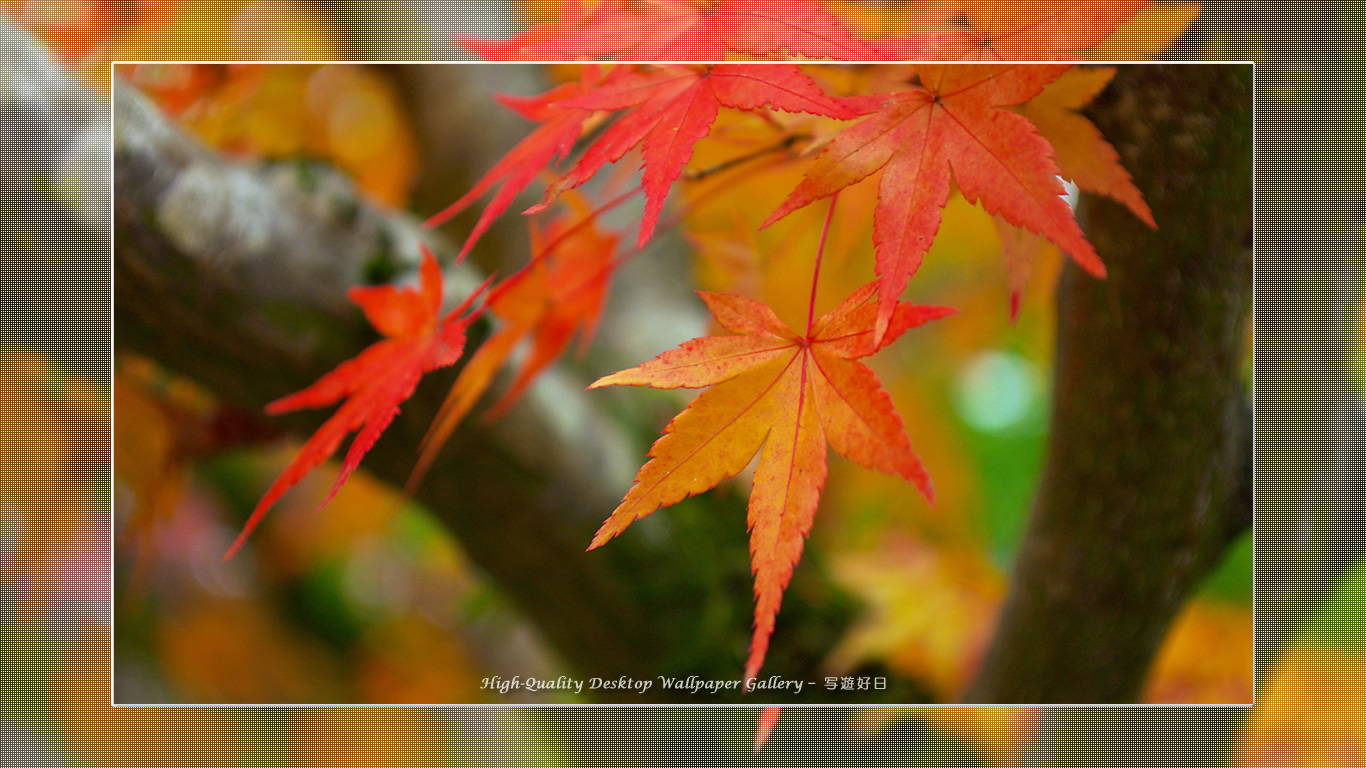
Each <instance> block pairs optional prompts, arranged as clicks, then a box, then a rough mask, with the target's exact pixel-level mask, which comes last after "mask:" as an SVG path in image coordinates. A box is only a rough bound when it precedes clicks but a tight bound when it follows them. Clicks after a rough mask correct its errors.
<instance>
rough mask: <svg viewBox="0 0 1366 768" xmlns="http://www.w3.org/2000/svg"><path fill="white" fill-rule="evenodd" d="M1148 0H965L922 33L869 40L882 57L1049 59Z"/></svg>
mask: <svg viewBox="0 0 1366 768" xmlns="http://www.w3.org/2000/svg"><path fill="white" fill-rule="evenodd" d="M1147 4H1148V0H1020V1H1019V2H1016V1H1014V0H1011V1H1010V2H1001V1H1000V0H960V2H959V4H958V5H959V11H960V15H959V16H958V17H957V19H956V20H955V21H952V22H947V23H944V24H941V25H937V26H938V28H937V29H930V30H927V31H925V32H922V33H920V34H915V35H911V36H908V37H901V38H884V39H881V40H873V41H870V42H869V48H870V51H871V56H872V57H873V58H877V59H887V60H903V59H931V60H939V61H1021V60H1035V61H1047V60H1057V59H1071V58H1075V55H1076V53H1077V52H1079V51H1082V50H1084V49H1086V48H1090V47H1091V46H1093V45H1095V44H1097V43H1099V42H1100V41H1102V40H1104V39H1105V38H1107V37H1109V36H1110V35H1112V34H1114V32H1115V30H1116V29H1117V28H1118V27H1119V25H1120V24H1123V23H1124V22H1126V21H1128V20H1129V19H1131V18H1133V16H1134V14H1136V13H1138V11H1139V10H1140V9H1141V8H1142V7H1143V6H1145V5H1147Z"/></svg>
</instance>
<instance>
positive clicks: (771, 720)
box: [754, 707, 782, 755]
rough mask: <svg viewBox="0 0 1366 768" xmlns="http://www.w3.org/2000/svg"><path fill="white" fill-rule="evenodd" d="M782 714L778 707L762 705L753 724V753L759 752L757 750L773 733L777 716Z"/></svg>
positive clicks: (762, 746)
mask: <svg viewBox="0 0 1366 768" xmlns="http://www.w3.org/2000/svg"><path fill="white" fill-rule="evenodd" d="M781 714H782V709H781V708H780V707H764V709H763V711H761V712H760V713H759V721H758V722H757V723H755V726H754V754H756V755H757V754H759V750H761V749H763V748H764V745H765V744H767V743H768V739H769V737H770V736H772V735H773V729H774V728H776V727H777V725H778V717H779V716H780V715H781Z"/></svg>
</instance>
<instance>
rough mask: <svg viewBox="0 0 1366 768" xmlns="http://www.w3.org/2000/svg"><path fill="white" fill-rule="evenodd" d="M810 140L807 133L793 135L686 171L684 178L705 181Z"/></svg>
mask: <svg viewBox="0 0 1366 768" xmlns="http://www.w3.org/2000/svg"><path fill="white" fill-rule="evenodd" d="M810 138H811V135H810V134H806V133H797V134H793V135H791V136H788V137H787V138H785V139H783V140H782V141H779V142H776V143H774V144H769V145H768V146H766V147H760V148H759V149H756V150H754V151H753V152H747V153H745V154H743V155H738V156H736V157H732V158H730V159H729V160H722V161H721V162H719V163H717V164H716V165H712V166H708V167H706V168H699V169H697V170H695V171H684V172H683V178H684V179H685V180H687V181H701V180H702V179H705V178H707V177H708V176H712V175H714V174H717V173H720V172H722V171H728V170H730V169H731V168H734V167H736V166H737V165H742V164H744V163H747V162H749V161H750V160H756V159H758V158H760V157H763V156H764V155H767V154H771V153H773V152H780V151H782V150H784V149H788V148H790V147H792V145H794V144H796V143H797V142H799V141H806V140H808V139H810Z"/></svg>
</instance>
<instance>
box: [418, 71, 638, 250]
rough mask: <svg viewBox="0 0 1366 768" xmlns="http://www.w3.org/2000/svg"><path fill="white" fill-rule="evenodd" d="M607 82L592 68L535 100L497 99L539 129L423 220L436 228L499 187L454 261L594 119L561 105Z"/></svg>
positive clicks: (600, 72) (584, 110)
mask: <svg viewBox="0 0 1366 768" xmlns="http://www.w3.org/2000/svg"><path fill="white" fill-rule="evenodd" d="M610 77H611V75H610V74H605V73H603V71H602V69H601V68H600V67H597V66H590V67H585V68H584V71H583V75H582V77H581V78H580V80H579V81H578V82H572V83H564V84H563V85H560V86H558V87H556V88H552V89H551V90H549V91H547V92H545V93H543V94H541V95H539V96H533V97H530V98H522V97H516V96H508V95H501V94H500V95H499V96H497V97H496V98H497V99H498V101H499V103H501V104H503V105H504V106H506V107H508V108H509V109H512V110H513V111H515V112H517V113H518V114H519V115H521V116H522V117H525V118H526V119H528V120H532V121H535V122H538V123H540V125H539V126H537V127H536V129H535V130H534V131H532V132H531V134H530V135H528V136H527V137H526V138H525V139H522V140H521V141H520V142H518V143H517V146H515V147H513V148H512V149H511V150H509V151H508V153H507V154H505V155H503V157H502V159H500V160H499V161H498V162H497V163H495V164H494V166H493V167H492V168H490V169H489V171H488V173H485V174H484V176H483V177H482V178H480V179H479V181H477V182H475V183H474V186H473V187H470V190H469V191H468V192H466V193H465V194H464V195H463V196H461V198H460V199H459V200H456V201H455V202H454V203H451V204H450V205H449V206H447V207H446V209H445V210H443V211H441V212H440V213H438V214H436V215H435V216H433V217H431V218H430V219H428V220H427V226H429V227H436V226H440V225H441V224H443V223H445V222H446V221H448V220H450V219H451V217H453V216H455V215H456V214H458V213H460V212H461V211H463V210H465V208H467V207H469V205H470V203H472V202H474V201H475V200H477V199H479V197H481V196H482V195H483V194H484V193H485V192H487V191H488V190H489V189H491V188H492V187H493V186H494V185H495V184H500V186H499V187H498V191H497V192H496V193H494V196H493V199H492V200H490V201H489V204H488V205H487V206H485V208H484V211H483V212H482V213H481V214H480V215H479V220H478V221H477V222H476V223H475V225H474V229H472V230H471V231H470V234H469V237H467V238H466V239H465V245H464V247H463V248H461V249H460V255H459V256H458V257H457V259H463V258H464V257H465V254H467V253H469V251H470V249H471V248H473V247H474V244H475V243H476V242H478V241H479V238H480V237H481V236H483V234H484V232H486V231H487V230H488V228H489V226H490V225H491V224H493V221H494V219H497V218H498V217H499V216H500V215H502V213H503V211H505V210H507V207H508V206H509V205H511V204H512V201H513V199H514V198H515V197H517V194H518V193H519V192H521V191H522V190H523V189H525V188H526V186H527V185H528V184H530V183H531V181H532V179H535V178H536V175H537V174H539V173H540V172H541V171H542V170H543V169H544V168H545V167H546V165H547V164H549V163H550V162H551V160H552V159H554V160H555V162H556V163H558V162H559V161H560V160H563V159H564V157H565V155H567V154H568V153H569V150H571V149H573V147H574V143H575V142H577V141H578V140H579V135H580V133H581V131H582V130H583V123H584V121H585V120H587V119H588V116H589V115H591V114H592V110H591V109H584V108H579V107H570V106H565V105H564V104H563V103H562V102H563V101H565V100H566V99H569V98H572V97H574V96H577V95H580V94H582V93H584V92H587V91H589V90H590V89H591V88H592V87H593V86H594V85H596V84H598V83H600V82H602V81H603V80H604V78H607V79H610Z"/></svg>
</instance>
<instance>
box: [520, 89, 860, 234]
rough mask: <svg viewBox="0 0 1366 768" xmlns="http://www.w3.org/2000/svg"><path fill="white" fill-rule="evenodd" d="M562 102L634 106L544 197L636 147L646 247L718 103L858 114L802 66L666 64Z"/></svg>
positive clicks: (581, 105) (602, 107) (584, 105)
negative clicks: (639, 156)
mask: <svg viewBox="0 0 1366 768" xmlns="http://www.w3.org/2000/svg"><path fill="white" fill-rule="evenodd" d="M557 104H558V105H559V106H561V107H564V108H571V109H589V110H624V109H630V110H631V111H630V112H628V113H626V114H625V115H623V116H621V117H620V118H619V119H618V120H617V121H616V122H615V123H614V124H613V125H612V126H611V127H610V128H608V129H607V130H606V131H604V132H603V134H602V135H601V136H600V137H599V138H598V139H597V141H595V142H594V143H593V144H592V146H590V147H589V148H588V149H587V150H586V151H585V152H584V155H583V158H582V159H580V160H579V162H578V164H577V165H575V166H574V168H573V169H572V170H570V171H569V173H567V174H565V176H564V177H563V178H562V179H560V180H559V181H558V182H556V183H555V184H554V185H552V186H551V188H550V189H549V190H547V193H546V194H547V200H549V199H550V198H553V197H554V196H555V195H556V194H557V193H559V192H560V191H561V190H564V189H569V188H572V187H576V186H578V185H580V184H582V183H584V182H585V181H587V180H588V179H590V178H592V177H593V175H594V174H595V173H597V172H598V170H599V169H600V168H602V166H604V165H606V164H607V163H612V162H616V161H617V160H620V159H621V158H622V156H623V155H625V154H626V153H627V152H628V151H629V150H631V149H632V148H633V147H636V146H638V145H639V146H640V147H641V149H642V154H643V156H644V168H645V170H644V183H645V215H644V217H642V219H641V224H640V238H639V240H638V244H639V245H641V246H643V245H644V244H645V242H646V241H647V240H649V239H650V235H651V234H652V233H653V232H654V227H655V223H656V222H657V221H658V219H659V214H660V211H661V210H663V208H664V198H665V197H666V196H667V195H668V193H669V188H670V187H671V186H672V185H673V182H674V180H675V179H677V178H678V176H679V174H680V173H681V172H682V170H683V166H685V165H687V163H688V160H689V159H691V158H692V153H693V145H694V144H696V143H697V141H698V140H699V139H702V138H704V137H706V136H707V134H709V133H710V132H711V127H712V124H713V123H714V122H715V121H716V116H717V113H718V112H719V110H720V108H721V107H723V106H724V107H732V108H735V109H743V110H756V109H761V108H764V107H772V108H773V109H778V110H781V111H784V112H805V113H807V114H812V115H823V116H825V117H833V118H837V119H843V120H847V119H850V118H853V117H855V116H856V114H855V113H854V112H853V111H851V110H850V109H849V108H848V107H846V106H844V105H843V104H841V103H840V102H839V101H836V100H835V99H833V98H831V97H829V96H827V95H826V94H825V92H824V91H822V90H821V88H820V86H818V85H816V83H815V81H813V80H812V79H811V78H809V77H807V76H806V75H805V74H803V73H802V71H801V70H800V69H798V68H797V67H796V66H794V65H787V64H771V65H758V64H716V65H705V66H690V67H664V68H661V69H657V70H651V71H648V72H636V73H632V74H629V75H625V76H623V77H620V78H617V79H615V80H613V81H612V82H610V83H606V84H604V85H601V86H599V87H597V88H594V89H593V90H592V91H589V92H588V93H585V94H583V95H580V96H575V97H573V98H569V99H566V100H564V101H561V102H557ZM533 210H535V209H533Z"/></svg>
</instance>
